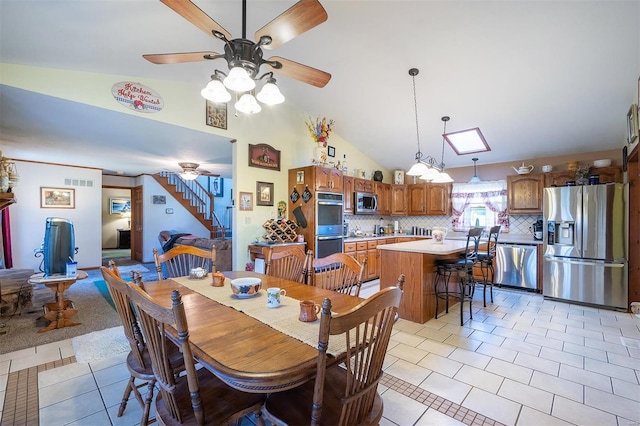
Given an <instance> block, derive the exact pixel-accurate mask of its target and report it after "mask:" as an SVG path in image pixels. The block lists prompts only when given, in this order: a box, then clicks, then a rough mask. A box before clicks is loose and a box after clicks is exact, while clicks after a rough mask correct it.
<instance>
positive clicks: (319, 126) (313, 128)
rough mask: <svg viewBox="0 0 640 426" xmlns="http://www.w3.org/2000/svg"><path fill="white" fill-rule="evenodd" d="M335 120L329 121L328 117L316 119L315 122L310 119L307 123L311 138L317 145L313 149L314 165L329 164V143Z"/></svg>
mask: <svg viewBox="0 0 640 426" xmlns="http://www.w3.org/2000/svg"><path fill="white" fill-rule="evenodd" d="M333 123H334V122H333V120H327V118H326V117H322V119H320V117H318V118H316V119H315V121H313V120H312V119H311V117H309V121H305V124H306V125H307V129H308V130H309V134H310V135H311V138H312V139H313V141H314V142H315V144H316V147H315V148H314V149H313V163H314V164H325V163H326V162H327V141H328V140H329V135H330V134H331V131H332V130H333V129H332V126H333Z"/></svg>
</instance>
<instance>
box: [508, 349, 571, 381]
mask: <svg viewBox="0 0 640 426" xmlns="http://www.w3.org/2000/svg"><path fill="white" fill-rule="evenodd" d="M514 363H515V364H518V365H522V366H524V367H530V368H533V369H534V370H537V371H542V372H543V373H547V374H550V375H552V376H557V375H558V369H559V368H560V363H558V362H556V361H551V360H548V359H542V358H538V357H535V356H531V355H529V354H524V353H519V354H518V356H516V359H515V360H514Z"/></svg>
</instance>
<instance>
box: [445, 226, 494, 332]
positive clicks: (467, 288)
mask: <svg viewBox="0 0 640 426" xmlns="http://www.w3.org/2000/svg"><path fill="white" fill-rule="evenodd" d="M481 234H482V229H481V228H472V229H470V230H469V233H468V234H467V245H466V248H465V251H464V256H463V258H462V259H459V260H458V259H456V260H451V259H442V260H440V261H437V262H436V278H435V280H434V293H435V295H436V319H438V299H444V300H445V303H446V305H445V306H446V312H447V313H449V296H453V297H457V298H459V299H460V325H463V324H464V319H463V315H462V312H463V310H464V309H463V308H464V302H469V314H470V316H471V319H473V312H472V308H471V305H472V299H473V292H474V288H475V286H474V284H475V280H474V278H473V266H474V264H475V263H476V261H477V258H478V246H479V245H480V235H481ZM451 278H454V279H456V280H457V283H458V292H451V291H449V282H450V280H451Z"/></svg>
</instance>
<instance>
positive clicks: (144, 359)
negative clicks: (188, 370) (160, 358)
mask: <svg viewBox="0 0 640 426" xmlns="http://www.w3.org/2000/svg"><path fill="white" fill-rule="evenodd" d="M109 266H110V267H112V266H115V263H114V264H113V265H111V262H109ZM100 270H101V272H102V276H103V277H104V280H105V282H106V283H107V288H108V289H109V294H110V295H111V299H113V302H114V305H115V307H116V311H117V312H118V316H120V320H121V321H122V327H123V330H124V335H125V337H126V338H127V341H128V342H129V346H130V347H131V351H130V352H129V355H127V363H126V364H127V369H128V370H129V381H128V382H127V387H126V388H125V390H124V394H123V395H122V402H121V403H120V408H118V417H121V416H122V415H123V414H124V410H125V409H126V408H127V401H128V400H129V397H130V396H131V393H132V392H133V395H134V397H135V398H136V400H137V401H138V403H139V404H140V407H141V408H142V419H141V420H140V424H142V425H147V424H149V412H150V409H151V401H152V399H153V391H154V386H155V384H156V378H155V376H154V374H153V369H152V364H151V358H150V357H149V351H148V350H147V347H146V344H145V341H144V338H143V335H142V333H141V332H140V327H139V326H138V321H137V318H136V315H135V312H134V311H133V309H132V308H131V304H130V303H129V296H128V292H127V287H128V286H129V285H128V284H127V283H126V282H125V281H123V280H122V279H121V278H120V277H119V275H118V274H117V268H113V269H108V268H105V267H104V266H103V267H101V268H100ZM168 353H169V354H170V355H169V357H170V359H171V365H172V368H173V369H174V370H175V371H176V372H177V371H180V370H181V369H182V360H181V358H180V353H179V351H178V348H177V347H175V346H173V348H172V349H170V350H169V351H168ZM136 380H138V381H140V383H139V384H137V383H136ZM144 386H146V387H147V395H146V396H145V397H144V398H143V396H142V394H141V393H140V388H142V387H144ZM153 421H154V419H151V422H153Z"/></svg>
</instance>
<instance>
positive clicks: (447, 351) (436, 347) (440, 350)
mask: <svg viewBox="0 0 640 426" xmlns="http://www.w3.org/2000/svg"><path fill="white" fill-rule="evenodd" d="M418 349H421V350H423V351H427V352H430V353H434V354H436V355H440V356H444V357H447V356H449V355H451V353H452V352H453V351H455V350H456V347H455V346H452V345H447V344H446V343H440V342H436V341H433V340H428V339H427V340H425V341H424V342H423V343H421V344H420V345H418Z"/></svg>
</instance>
